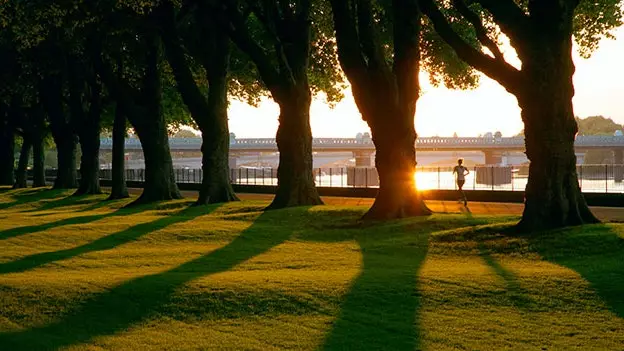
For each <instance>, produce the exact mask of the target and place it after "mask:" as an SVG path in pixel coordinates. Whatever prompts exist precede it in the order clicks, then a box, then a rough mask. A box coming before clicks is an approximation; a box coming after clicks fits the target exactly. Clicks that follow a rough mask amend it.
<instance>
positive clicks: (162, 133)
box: [134, 115, 182, 204]
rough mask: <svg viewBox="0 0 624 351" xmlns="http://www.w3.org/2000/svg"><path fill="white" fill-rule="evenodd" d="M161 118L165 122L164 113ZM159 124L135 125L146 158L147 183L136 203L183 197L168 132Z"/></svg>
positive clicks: (162, 122)
mask: <svg viewBox="0 0 624 351" xmlns="http://www.w3.org/2000/svg"><path fill="white" fill-rule="evenodd" d="M160 118H161V121H160V122H161V124H164V118H163V117H162V115H161V117H160ZM150 122H152V123H153V122H155V121H150ZM157 124H158V123H153V127H151V128H150V127H143V128H141V129H138V128H136V127H135V128H136V129H137V132H138V136H139V139H140V141H141V147H142V148H143V156H144V158H145V184H144V187H143V193H142V194H141V196H140V197H139V198H138V199H137V200H135V201H134V204H142V203H149V202H156V201H163V200H171V199H181V198H182V195H181V194H180V191H179V190H178V186H177V184H176V181H175V175H174V172H173V161H172V160H171V152H170V150H169V139H168V138H167V132H166V130H165V128H164V127H163V126H162V125H160V126H158V125H157Z"/></svg>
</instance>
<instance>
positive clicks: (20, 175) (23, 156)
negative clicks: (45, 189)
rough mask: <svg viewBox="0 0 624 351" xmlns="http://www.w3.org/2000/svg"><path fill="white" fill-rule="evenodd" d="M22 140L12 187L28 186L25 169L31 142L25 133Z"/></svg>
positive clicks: (21, 187) (26, 168)
mask: <svg viewBox="0 0 624 351" xmlns="http://www.w3.org/2000/svg"><path fill="white" fill-rule="evenodd" d="M22 140H23V141H22V148H21V151H20V157H19V161H18V163H17V169H16V170H15V184H13V189H23V188H27V187H28V183H27V180H28V179H27V177H28V175H27V170H28V160H29V159H30V150H31V149H32V143H31V142H30V138H29V137H28V136H26V135H24V136H23V138H22Z"/></svg>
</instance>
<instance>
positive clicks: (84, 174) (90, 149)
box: [74, 127, 102, 195]
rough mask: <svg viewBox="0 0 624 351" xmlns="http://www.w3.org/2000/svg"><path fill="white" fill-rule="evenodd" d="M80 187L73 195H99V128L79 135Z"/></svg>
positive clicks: (100, 191) (100, 190)
mask: <svg viewBox="0 0 624 351" xmlns="http://www.w3.org/2000/svg"><path fill="white" fill-rule="evenodd" d="M80 149H81V151H82V155H81V159H80V185H79V186H78V190H76V192H75V193H74V195H87V194H101V193H102V189H101V188H100V133H99V127H97V128H94V129H93V130H91V131H83V132H81V134H80Z"/></svg>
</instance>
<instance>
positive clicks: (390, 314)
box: [323, 227, 429, 350]
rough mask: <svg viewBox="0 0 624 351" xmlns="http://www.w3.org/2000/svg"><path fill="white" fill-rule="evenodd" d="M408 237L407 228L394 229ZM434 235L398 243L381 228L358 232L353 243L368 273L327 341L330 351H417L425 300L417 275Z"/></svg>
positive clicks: (348, 298) (345, 303)
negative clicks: (418, 322) (419, 325)
mask: <svg viewBox="0 0 624 351" xmlns="http://www.w3.org/2000/svg"><path fill="white" fill-rule="evenodd" d="M395 232H403V233H405V228H395ZM428 237H429V235H428V234H427V233H424V232H420V233H418V232H415V233H414V234H413V235H411V236H409V237H407V240H406V237H405V234H403V237H399V236H396V235H393V233H392V231H383V230H380V228H379V227H376V228H374V229H370V230H367V229H365V228H363V229H361V230H359V231H357V233H355V235H354V238H355V240H356V241H357V243H358V244H359V246H360V248H361V252H362V256H363V267H362V271H361V273H360V274H359V276H358V277H357V278H356V279H355V281H354V282H353V284H352V286H351V289H350V291H349V292H348V293H347V295H346V296H345V297H344V300H343V302H342V304H341V311H340V315H339V316H338V319H337V320H336V321H335V322H334V324H333V326H332V329H331V331H330V332H329V334H328V335H327V337H326V339H325V343H324V345H323V349H325V350H381V349H387V350H414V349H416V348H417V347H418V345H419V335H418V330H417V319H418V310H419V308H420V306H419V305H420V297H419V294H418V292H417V288H416V284H417V273H418V271H419V269H420V267H421V266H422V263H423V262H424V260H425V257H426V255H427V247H428Z"/></svg>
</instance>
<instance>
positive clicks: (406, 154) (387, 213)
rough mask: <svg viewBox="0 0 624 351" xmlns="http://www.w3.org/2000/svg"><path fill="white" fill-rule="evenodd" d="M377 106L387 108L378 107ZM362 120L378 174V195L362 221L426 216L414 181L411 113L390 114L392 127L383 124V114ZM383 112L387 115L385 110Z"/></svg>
mask: <svg viewBox="0 0 624 351" xmlns="http://www.w3.org/2000/svg"><path fill="white" fill-rule="evenodd" d="M379 106H380V107H384V106H385V107H388V106H391V105H385V104H379ZM376 113H377V115H376V116H368V117H365V118H366V119H367V120H369V121H377V123H369V125H370V127H371V132H372V139H373V143H374V144H375V150H376V153H375V167H377V173H378V174H379V193H378V194H377V196H376V197H375V202H374V203H373V206H372V207H371V208H370V209H369V210H368V212H366V214H365V215H364V218H365V219H374V220H386V219H396V218H404V217H412V216H426V215H430V214H431V210H430V209H429V208H428V207H427V205H425V202H424V200H423V198H422V196H421V195H420V193H419V192H418V190H417V188H416V187H417V184H415V182H414V175H415V172H416V149H415V147H414V145H415V144H416V132H415V131H414V117H413V116H414V114H413V113H412V114H411V115H410V114H405V113H401V111H399V110H395V111H394V113H392V116H393V121H394V123H396V124H394V123H393V124H389V123H387V122H386V121H387V120H386V119H384V118H383V115H384V112H382V111H377V112H376ZM386 113H388V114H389V113H391V112H390V111H386Z"/></svg>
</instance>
